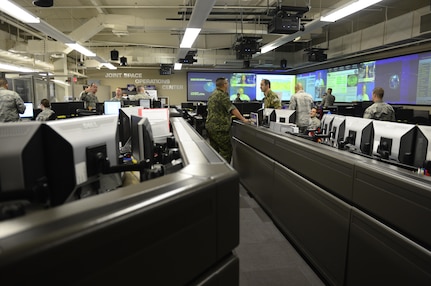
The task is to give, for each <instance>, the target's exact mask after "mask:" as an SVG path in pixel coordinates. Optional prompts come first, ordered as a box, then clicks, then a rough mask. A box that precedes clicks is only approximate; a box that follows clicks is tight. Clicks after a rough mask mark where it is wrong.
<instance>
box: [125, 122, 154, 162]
mask: <svg viewBox="0 0 431 286" xmlns="http://www.w3.org/2000/svg"><path fill="white" fill-rule="evenodd" d="M131 135H132V138H131V143H132V154H133V157H134V158H135V159H136V160H137V161H138V162H142V161H147V162H148V164H149V165H150V166H151V165H152V164H153V161H154V139H153V132H152V128H151V124H150V121H149V120H148V119H147V118H145V117H140V116H136V115H132V116H131Z"/></svg>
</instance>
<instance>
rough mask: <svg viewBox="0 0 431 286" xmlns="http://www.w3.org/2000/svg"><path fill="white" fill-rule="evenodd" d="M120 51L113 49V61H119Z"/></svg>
mask: <svg viewBox="0 0 431 286" xmlns="http://www.w3.org/2000/svg"><path fill="white" fill-rule="evenodd" d="M118 54H119V53H118V51H117V50H112V51H111V61H118V56H119V55H118Z"/></svg>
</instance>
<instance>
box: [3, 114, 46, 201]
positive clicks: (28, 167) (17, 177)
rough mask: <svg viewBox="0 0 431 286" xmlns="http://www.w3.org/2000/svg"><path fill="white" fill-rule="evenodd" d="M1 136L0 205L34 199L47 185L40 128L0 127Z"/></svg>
mask: <svg viewBox="0 0 431 286" xmlns="http://www.w3.org/2000/svg"><path fill="white" fill-rule="evenodd" d="M0 134H2V136H0V145H1V146H2V147H1V148H0V202H4V201H8V200H19V199H25V200H32V199H33V198H36V197H37V193H38V190H42V188H43V187H44V184H46V171H45V156H44V152H43V150H44V141H43V139H44V136H43V130H42V124H41V123H40V122H30V121H29V122H10V123H8V124H0Z"/></svg>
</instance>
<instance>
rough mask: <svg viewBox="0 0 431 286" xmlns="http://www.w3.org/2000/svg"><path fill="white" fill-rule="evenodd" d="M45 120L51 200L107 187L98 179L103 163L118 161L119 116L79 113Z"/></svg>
mask: <svg viewBox="0 0 431 286" xmlns="http://www.w3.org/2000/svg"><path fill="white" fill-rule="evenodd" d="M45 124H46V125H45V126H46V127H47V128H45V130H44V131H45V132H44V150H45V162H46V164H45V166H46V171H47V177H48V184H49V189H50V194H49V197H50V202H49V204H50V205H51V206H57V205H61V204H63V203H65V202H69V201H74V200H76V199H81V198H84V197H86V196H90V195H94V194H97V193H98V189H97V188H98V187H99V188H102V187H103V188H104V187H107V186H101V185H102V184H100V182H99V179H100V174H101V169H100V168H101V165H100V164H101V163H105V162H106V161H108V162H109V163H110V164H112V165H117V164H118V157H119V156H118V155H119V153H118V140H117V125H118V117H117V116H115V115H104V116H93V117H78V118H71V119H68V120H56V121H48V122H46V123H45ZM114 183H115V182H114Z"/></svg>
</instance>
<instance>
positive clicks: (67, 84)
mask: <svg viewBox="0 0 431 286" xmlns="http://www.w3.org/2000/svg"><path fill="white" fill-rule="evenodd" d="M51 81H52V82H55V83H56V84H59V85H63V86H70V84H69V83H67V82H65V81H62V80H59V79H53V80H51Z"/></svg>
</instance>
